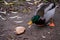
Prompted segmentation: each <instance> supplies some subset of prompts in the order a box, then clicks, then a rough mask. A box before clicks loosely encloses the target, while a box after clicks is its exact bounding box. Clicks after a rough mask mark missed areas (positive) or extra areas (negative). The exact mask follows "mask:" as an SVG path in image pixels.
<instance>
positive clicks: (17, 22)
mask: <svg viewBox="0 0 60 40" xmlns="http://www.w3.org/2000/svg"><path fill="white" fill-rule="evenodd" d="M14 22H16V23H22V22H23V21H14Z"/></svg>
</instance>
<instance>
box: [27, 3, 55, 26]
mask: <svg viewBox="0 0 60 40" xmlns="http://www.w3.org/2000/svg"><path fill="white" fill-rule="evenodd" d="M55 9H56V5H55V3H48V4H44V3H43V4H42V5H40V7H39V9H38V11H37V13H36V15H35V16H33V17H32V19H31V21H30V22H29V23H28V24H29V25H31V24H32V23H34V24H36V25H45V24H48V21H49V20H50V21H51V20H52V19H51V18H53V16H54V14H55ZM52 22H53V21H51V23H52ZM51 26H54V25H51Z"/></svg>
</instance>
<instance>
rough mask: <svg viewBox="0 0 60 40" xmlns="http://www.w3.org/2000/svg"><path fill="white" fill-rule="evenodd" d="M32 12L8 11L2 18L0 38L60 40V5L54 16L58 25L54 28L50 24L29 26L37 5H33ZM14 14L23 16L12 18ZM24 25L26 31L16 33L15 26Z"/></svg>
mask: <svg viewBox="0 0 60 40" xmlns="http://www.w3.org/2000/svg"><path fill="white" fill-rule="evenodd" d="M31 9H32V10H31V12H30V13H27V14H24V13H22V12H19V13H17V14H12V13H8V14H9V15H6V16H5V17H4V18H6V20H2V19H1V18H0V40H60V7H59V8H57V9H56V14H55V16H54V21H55V24H56V26H55V27H53V28H52V29H51V28H50V27H49V26H45V27H37V26H36V25H32V27H31V28H28V24H27V23H28V21H29V20H30V19H31V17H32V16H33V15H34V13H35V10H36V8H35V6H31ZM13 16H19V17H22V18H19V19H17V18H10V17H13ZM21 20H22V21H23V22H22V23H16V22H14V21H21ZM18 26H24V27H25V28H26V31H25V32H24V33H23V34H21V35H16V34H15V33H14V31H15V27H18Z"/></svg>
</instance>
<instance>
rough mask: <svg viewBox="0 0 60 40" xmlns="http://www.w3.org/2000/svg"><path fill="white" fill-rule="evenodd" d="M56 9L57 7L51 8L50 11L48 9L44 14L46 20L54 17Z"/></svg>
mask: <svg viewBox="0 0 60 40" xmlns="http://www.w3.org/2000/svg"><path fill="white" fill-rule="evenodd" d="M55 9H56V7H55V8H53V9H51V10H49V11H47V12H46V13H45V14H44V18H45V19H46V22H47V21H49V20H50V18H52V17H53V16H54V14H55Z"/></svg>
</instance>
